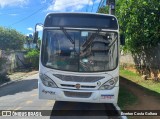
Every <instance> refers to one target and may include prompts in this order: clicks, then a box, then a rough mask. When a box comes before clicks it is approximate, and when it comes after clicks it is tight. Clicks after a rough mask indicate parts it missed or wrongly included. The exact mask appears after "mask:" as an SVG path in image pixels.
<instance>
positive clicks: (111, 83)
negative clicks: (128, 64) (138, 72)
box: [99, 77, 119, 90]
mask: <svg viewBox="0 0 160 119" xmlns="http://www.w3.org/2000/svg"><path fill="white" fill-rule="evenodd" d="M118 79H119V78H118V77H115V78H112V79H110V80H108V81H107V82H105V83H104V84H103V85H102V86H101V87H100V88H99V90H111V89H113V88H114V87H115V85H116V83H117V81H118Z"/></svg>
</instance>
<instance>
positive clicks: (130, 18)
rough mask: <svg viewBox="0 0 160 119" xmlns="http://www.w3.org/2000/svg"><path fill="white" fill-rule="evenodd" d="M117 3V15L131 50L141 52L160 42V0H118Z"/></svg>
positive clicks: (128, 47)
mask: <svg viewBox="0 0 160 119" xmlns="http://www.w3.org/2000/svg"><path fill="white" fill-rule="evenodd" d="M116 3H117V5H116V16H117V17H118V20H119V23H120V29H121V31H122V32H124V34H125V36H126V39H127V42H126V43H127V49H128V50H129V51H131V52H132V53H141V52H142V51H144V50H146V49H151V48H152V47H154V46H156V45H157V44H158V43H160V40H159V39H160V33H159V29H160V24H159V23H160V12H159V9H160V3H159V1H158V0H121V1H120V0H117V1H116Z"/></svg>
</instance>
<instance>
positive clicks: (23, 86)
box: [0, 79, 38, 97]
mask: <svg viewBox="0 0 160 119" xmlns="http://www.w3.org/2000/svg"><path fill="white" fill-rule="evenodd" d="M37 88H38V80H37V79H29V80H20V81H17V82H15V83H11V84H8V85H6V86H3V87H0V97H2V96H7V95H14V94H16V93H21V92H29V91H32V90H34V89H37Z"/></svg>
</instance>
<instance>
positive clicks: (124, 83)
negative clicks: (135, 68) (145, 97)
mask: <svg viewBox="0 0 160 119" xmlns="http://www.w3.org/2000/svg"><path fill="white" fill-rule="evenodd" d="M119 82H120V87H121V86H122V87H123V86H124V87H125V88H128V89H130V88H132V87H134V88H138V89H140V90H142V91H144V92H145V93H146V94H149V95H153V96H156V98H158V99H160V94H159V93H157V92H155V91H152V90H150V89H147V88H145V87H143V86H141V85H138V84H137V83H135V82H132V81H130V80H128V79H126V78H124V77H122V76H120V81H119Z"/></svg>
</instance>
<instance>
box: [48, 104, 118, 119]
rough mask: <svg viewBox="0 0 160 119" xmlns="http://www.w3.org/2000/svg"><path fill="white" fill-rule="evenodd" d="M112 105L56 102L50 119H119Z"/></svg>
mask: <svg viewBox="0 0 160 119" xmlns="http://www.w3.org/2000/svg"><path fill="white" fill-rule="evenodd" d="M109 114H111V115H115V116H116V115H119V114H118V112H117V111H116V110H115V107H114V105H113V104H105V103H83V102H63V101H56V102H55V104H54V106H53V109H52V112H51V116H50V119H64V118H65V119H71V118H72V119H111V117H112V119H119V116H116V117H113V116H108V115H109Z"/></svg>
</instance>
